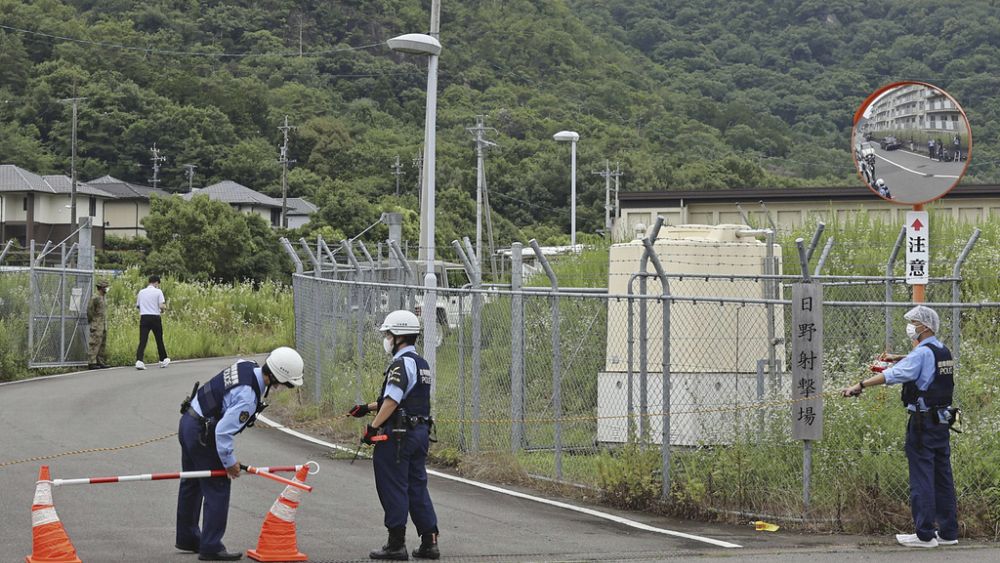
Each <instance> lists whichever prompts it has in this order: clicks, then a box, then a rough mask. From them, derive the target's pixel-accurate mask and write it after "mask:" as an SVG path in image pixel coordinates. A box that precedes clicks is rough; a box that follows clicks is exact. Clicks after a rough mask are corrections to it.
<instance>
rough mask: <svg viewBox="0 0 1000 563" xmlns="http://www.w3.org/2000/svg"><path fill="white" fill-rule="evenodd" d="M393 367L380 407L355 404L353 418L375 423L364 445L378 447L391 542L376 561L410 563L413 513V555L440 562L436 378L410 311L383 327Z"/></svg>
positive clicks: (387, 319)
mask: <svg viewBox="0 0 1000 563" xmlns="http://www.w3.org/2000/svg"><path fill="white" fill-rule="evenodd" d="M379 331H381V332H382V333H383V335H384V340H383V342H382V345H383V348H384V349H385V352H386V354H389V355H391V356H392V362H391V363H390V364H389V367H388V368H386V370H385V378H384V380H383V383H382V391H381V393H379V399H378V400H377V401H375V402H372V403H368V404H362V405H355V406H354V408H352V409H351V411H350V413H349V414H351V415H353V416H355V417H358V418H360V417H363V416H365V415H367V414H369V413H371V412H374V413H375V419H374V420H372V422H371V424H368V425H367V426H366V427H365V433H364V435H363V436H362V437H361V440H362V442H364V443H366V444H373V445H375V452H374V454H373V456H372V459H373V462H374V463H373V464H374V466H375V488H376V490H377V491H378V498H379V501H380V502H381V503H382V509H383V510H384V511H385V527H386V528H387V529H388V530H389V540H388V542H386V544H385V545H384V546H382V549H379V550H376V551H372V552H371V553H369V554H368V555H369V557H371V558H372V559H394V560H404V561H405V560H407V559H408V558H409V557H408V554H407V552H406V517H407V514H409V516H410V518H411V519H412V520H413V525H414V526H415V527H416V528H417V533H418V534H419V535H420V547H419V548H417V549H415V550H413V556H414V557H416V558H422V559H437V558H439V557H440V556H441V554H440V552H439V551H438V545H437V539H438V527H437V515H436V514H435V513H434V505H432V504H431V497H430V494H429V493H428V492H427V467H426V463H427V450H428V448H429V447H430V435H431V429H432V427H433V425H434V421H433V419H432V418H431V403H430V400H431V380H432V378H433V375H432V374H431V370H430V366H429V365H428V364H427V361H426V360H424V359H423V358H422V357H420V356H419V355H418V354H417V352H416V349H415V348H414V344H416V341H417V336H418V335H419V334H420V319H418V318H417V316H416V315H414V314H413V313H411V312H410V311H393V312H392V313H389V314H388V315H387V316H386V317H385V321H384V322H383V323H382V326H381V327H380V328H379Z"/></svg>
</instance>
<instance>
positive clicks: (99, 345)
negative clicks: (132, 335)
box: [87, 280, 111, 369]
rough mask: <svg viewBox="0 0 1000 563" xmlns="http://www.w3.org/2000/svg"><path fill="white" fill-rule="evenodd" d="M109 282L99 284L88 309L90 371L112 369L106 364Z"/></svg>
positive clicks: (102, 281) (88, 366)
mask: <svg viewBox="0 0 1000 563" xmlns="http://www.w3.org/2000/svg"><path fill="white" fill-rule="evenodd" d="M108 285H109V284H108V282H107V280H100V281H98V282H97V290H96V291H95V292H94V296H93V297H92V298H91V299H90V306H88V307H87V322H88V323H89V324H90V340H88V350H87V352H88V359H89V362H88V364H87V368H88V369H104V368H108V367H111V366H109V365H107V364H105V363H104V360H105V357H104V354H105V352H104V344H105V341H107V339H108V304H107V301H106V300H105V296H107V294H108Z"/></svg>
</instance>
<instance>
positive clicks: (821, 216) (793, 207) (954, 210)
mask: <svg viewBox="0 0 1000 563" xmlns="http://www.w3.org/2000/svg"><path fill="white" fill-rule="evenodd" d="M767 208H768V210H769V211H770V212H771V218H772V219H773V220H774V221H775V223H776V225H777V227H778V229H779V230H790V229H793V228H796V227H801V226H802V225H806V224H809V223H810V222H811V221H813V220H818V221H825V222H830V221H832V219H833V217H836V218H837V219H838V220H846V219H848V218H850V217H851V216H853V215H855V214H857V213H858V212H859V211H860V210H862V209H863V210H864V211H865V212H866V213H867V214H868V215H869V216H873V217H877V218H878V219H879V220H881V221H887V222H889V221H891V222H898V223H899V224H900V225H902V223H903V221H904V218H905V216H906V212H907V211H909V210H911V209H912V208H911V207H909V206H905V205H895V204H890V203H886V202H883V201H880V200H877V198H875V197H874V196H872V198H871V199H866V200H864V201H861V200H856V201H842V202H826V203H818V202H777V203H768V204H767ZM743 209H744V211H745V212H746V213H747V215H749V216H750V219H751V221H752V222H753V223H754V224H755V225H756V226H758V227H766V226H769V223H768V219H767V216H766V215H765V214H764V212H763V211H762V210H761V209H760V207H759V206H757V205H753V206H750V205H744V206H743ZM927 209H929V210H935V209H936V210H945V211H946V212H947V213H949V214H951V216H952V217H953V218H954V219H956V220H959V221H965V222H968V223H973V224H975V223H978V222H980V221H985V220H987V219H988V218H989V216H990V214H993V215H997V216H1000V200H998V199H994V198H990V199H986V198H982V199H976V198H963V199H951V200H949V199H942V200H938V201H936V202H934V203H932V204H929V205H928V206H927ZM685 214H686V219H683V218H684V216H685ZM656 215H663V217H664V219H665V220H666V221H665V223H664V224H666V225H677V224H682V223H690V224H704V225H721V224H742V223H743V222H744V221H743V218H742V217H741V216H740V213H739V211H738V210H737V209H736V205H735V204H733V203H728V202H726V203H715V202H712V203H697V202H696V203H690V204H689V203H687V202H685V205H684V207H683V208H681V207H653V206H650V207H643V208H625V209H622V218H621V223H620V224H619V225H615V240H619V241H622V240H629V239H631V238H632V236H633V235H634V232H635V231H634V225H635V224H636V223H643V224H644V225H646V226H649V225H650V224H651V223H652V221H653V219H654V218H655V217H656Z"/></svg>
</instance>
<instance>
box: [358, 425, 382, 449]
mask: <svg viewBox="0 0 1000 563" xmlns="http://www.w3.org/2000/svg"><path fill="white" fill-rule="evenodd" d="M386 438H387V436H386V435H385V434H382V433H381V430H380V429H378V428H375V427H374V426H372V425H371V424H366V425H365V433H364V435H363V436H361V442H362V443H365V444H368V445H369V446H373V445H375V442H381V441H383V440H385V439H386Z"/></svg>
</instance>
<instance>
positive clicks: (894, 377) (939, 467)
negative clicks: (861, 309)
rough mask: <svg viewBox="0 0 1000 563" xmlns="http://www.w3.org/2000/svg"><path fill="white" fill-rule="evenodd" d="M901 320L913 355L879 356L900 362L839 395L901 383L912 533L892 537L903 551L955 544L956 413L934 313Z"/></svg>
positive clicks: (922, 310)
mask: <svg viewBox="0 0 1000 563" xmlns="http://www.w3.org/2000/svg"><path fill="white" fill-rule="evenodd" d="M903 318H904V319H906V320H907V321H908V324H907V325H906V334H907V336H909V337H910V340H911V341H913V344H914V348H913V351H912V352H910V353H909V354H907V355H906V356H898V355H892V354H885V355H883V357H882V358H881V359H883V360H888V361H898V362H899V363H897V364H896V365H894V366H892V367H890V368H886V369H885V370H884V371H882V373H880V374H878V375H876V376H874V377H870V378H868V379H865V380H862V381H861V382H860V383H858V384H857V385H852V386H851V387H847V388H845V389H843V390H842V391H841V393H842V394H843V396H845V397H855V396H858V395H860V394H861V393H862V391H863V390H864V389H865V388H866V387H871V386H873V385H883V384H885V385H893V384H896V383H901V384H903V393H902V397H903V405H904V406H905V407H906V410H907V411H908V413H909V421H908V423H907V425H906V459H907V460H908V461H909V465H910V510H911V511H912V513H913V523H914V525H915V527H916V532H917V533H915V534H896V541H898V542H899V543H900V544H901V545H904V546H906V547H937V546H938V545H955V544H957V543H958V514H957V513H958V509H957V507H956V502H955V481H954V479H953V478H952V473H951V444H950V443H949V432H948V431H949V429H951V427H952V425H953V424H954V423H955V421H956V410H957V409H954V408H952V407H951V404H952V393H953V392H954V388H955V382H954V379H953V372H954V362H953V361H952V358H951V352H950V351H949V350H948V348H946V347H945V345H944V344H942V343H941V342H940V341H939V340H938V339H937V338H936V337H935V336H934V335H935V333H937V331H938V327H939V325H940V320H939V319H938V314H937V313H936V312H934V310H933V309H931V308H930V307H926V306H924V305H918V306H916V307H914V308H913V309H910V310H909V311H907V312H906V314H905V315H903ZM935 522H936V524H937V525H936V526H935Z"/></svg>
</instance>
